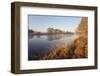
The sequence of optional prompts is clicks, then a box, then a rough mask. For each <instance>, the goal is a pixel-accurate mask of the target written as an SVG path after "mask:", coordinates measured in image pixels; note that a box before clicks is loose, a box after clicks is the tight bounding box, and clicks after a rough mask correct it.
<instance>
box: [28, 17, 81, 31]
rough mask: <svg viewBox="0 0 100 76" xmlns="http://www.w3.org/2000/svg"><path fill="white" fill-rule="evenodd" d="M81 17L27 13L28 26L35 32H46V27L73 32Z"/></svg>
mask: <svg viewBox="0 0 100 76" xmlns="http://www.w3.org/2000/svg"><path fill="white" fill-rule="evenodd" d="M81 19H82V17H77V16H76V17H75V16H43V15H29V16H28V26H29V29H32V30H34V31H37V32H47V28H54V29H60V30H62V31H71V32H75V30H76V28H77V27H78V25H79V24H80V21H81Z"/></svg>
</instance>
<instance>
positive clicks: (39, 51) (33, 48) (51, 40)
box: [28, 34, 76, 60]
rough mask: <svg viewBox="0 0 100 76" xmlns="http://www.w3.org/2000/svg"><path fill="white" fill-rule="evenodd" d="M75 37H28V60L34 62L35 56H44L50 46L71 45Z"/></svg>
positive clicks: (68, 35)
mask: <svg viewBox="0 0 100 76" xmlns="http://www.w3.org/2000/svg"><path fill="white" fill-rule="evenodd" d="M75 38H76V36H75V35H70V34H67V35H29V38H28V60H34V59H35V57H36V56H44V55H46V54H48V53H49V52H50V50H49V49H50V48H51V46H54V45H57V44H62V43H67V44H69V43H71V42H73V41H74V39H75Z"/></svg>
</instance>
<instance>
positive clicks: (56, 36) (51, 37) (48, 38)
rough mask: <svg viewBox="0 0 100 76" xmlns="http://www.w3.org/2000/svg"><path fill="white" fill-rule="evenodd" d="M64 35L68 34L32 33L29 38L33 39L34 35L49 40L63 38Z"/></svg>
mask: <svg viewBox="0 0 100 76" xmlns="http://www.w3.org/2000/svg"><path fill="white" fill-rule="evenodd" d="M44 36H46V37H44ZM64 36H66V34H59V35H58V34H55V35H32V34H30V35H29V36H28V38H29V39H32V38H34V37H36V38H46V39H47V40H48V41H52V40H58V39H61V38H63V37H64Z"/></svg>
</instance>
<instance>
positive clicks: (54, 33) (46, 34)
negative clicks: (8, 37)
mask: <svg viewBox="0 0 100 76" xmlns="http://www.w3.org/2000/svg"><path fill="white" fill-rule="evenodd" d="M28 34H29V35H66V34H70V35H74V33H28Z"/></svg>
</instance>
